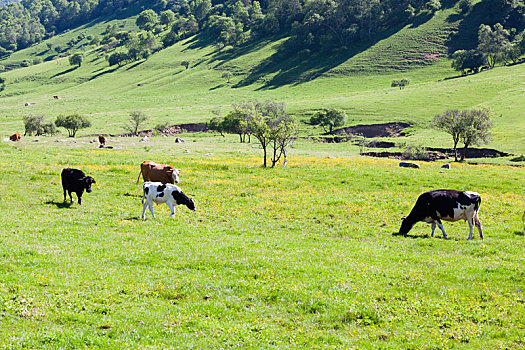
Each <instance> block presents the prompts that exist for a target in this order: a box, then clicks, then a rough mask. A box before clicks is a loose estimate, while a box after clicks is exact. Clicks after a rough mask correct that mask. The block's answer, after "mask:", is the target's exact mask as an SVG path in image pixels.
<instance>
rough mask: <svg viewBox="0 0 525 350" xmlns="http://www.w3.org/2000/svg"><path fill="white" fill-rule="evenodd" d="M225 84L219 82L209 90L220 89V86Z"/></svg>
mask: <svg viewBox="0 0 525 350" xmlns="http://www.w3.org/2000/svg"><path fill="white" fill-rule="evenodd" d="M225 86H226V84H219V85H216V86H214V87H212V88H210V91H213V90H217V89H220V88H222V87H225Z"/></svg>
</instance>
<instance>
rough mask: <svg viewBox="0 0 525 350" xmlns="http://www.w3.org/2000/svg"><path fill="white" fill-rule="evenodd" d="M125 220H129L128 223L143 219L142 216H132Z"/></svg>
mask: <svg viewBox="0 0 525 350" xmlns="http://www.w3.org/2000/svg"><path fill="white" fill-rule="evenodd" d="M124 220H127V221H142V217H140V216H131V217H129V218H125V219H124Z"/></svg>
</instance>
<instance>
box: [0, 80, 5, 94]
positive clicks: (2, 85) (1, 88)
mask: <svg viewBox="0 0 525 350" xmlns="http://www.w3.org/2000/svg"><path fill="white" fill-rule="evenodd" d="M4 89H5V79H4V78H2V77H0V91H4Z"/></svg>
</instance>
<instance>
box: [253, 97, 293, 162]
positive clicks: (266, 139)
mask: <svg viewBox="0 0 525 350" xmlns="http://www.w3.org/2000/svg"><path fill="white" fill-rule="evenodd" d="M243 125H244V126H245V127H246V129H247V130H248V131H249V132H250V133H251V134H252V135H253V136H254V137H255V138H256V139H257V140H258V141H259V144H260V145H261V148H262V150H263V154H264V158H263V167H267V165H268V152H269V151H270V161H271V163H272V168H273V167H274V166H275V165H276V164H277V163H278V162H279V161H280V159H281V157H283V156H284V159H285V162H284V165H286V160H287V159H286V157H287V150H288V148H289V147H290V145H291V143H292V141H293V138H294V136H295V133H296V125H297V122H296V119H295V117H293V116H290V115H288V114H286V112H285V111H284V105H283V104H280V103H275V102H272V101H267V102H263V103H260V102H257V103H255V104H253V105H252V108H251V113H250V118H249V119H247V120H246V121H244V122H243ZM268 148H270V150H269V149H268Z"/></svg>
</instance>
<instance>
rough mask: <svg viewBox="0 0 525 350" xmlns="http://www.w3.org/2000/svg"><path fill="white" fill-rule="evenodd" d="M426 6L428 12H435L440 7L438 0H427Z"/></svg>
mask: <svg viewBox="0 0 525 350" xmlns="http://www.w3.org/2000/svg"><path fill="white" fill-rule="evenodd" d="M426 7H427V9H428V10H429V11H430V12H436V11H438V10H439V9H441V2H439V0H429V1H428V2H427V4H426Z"/></svg>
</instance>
